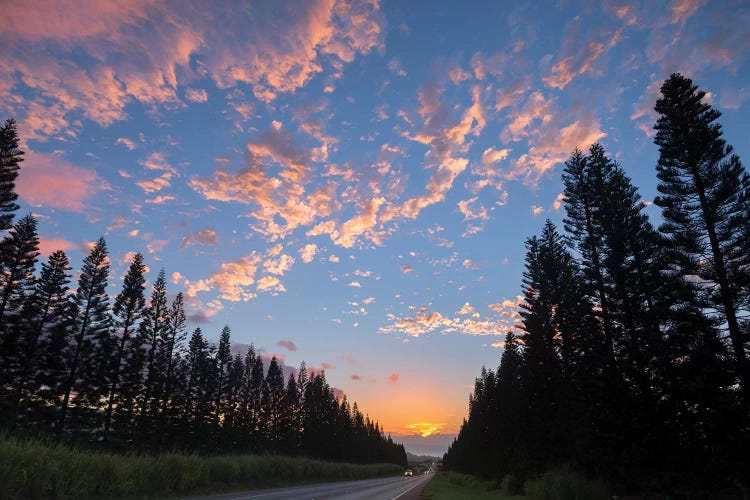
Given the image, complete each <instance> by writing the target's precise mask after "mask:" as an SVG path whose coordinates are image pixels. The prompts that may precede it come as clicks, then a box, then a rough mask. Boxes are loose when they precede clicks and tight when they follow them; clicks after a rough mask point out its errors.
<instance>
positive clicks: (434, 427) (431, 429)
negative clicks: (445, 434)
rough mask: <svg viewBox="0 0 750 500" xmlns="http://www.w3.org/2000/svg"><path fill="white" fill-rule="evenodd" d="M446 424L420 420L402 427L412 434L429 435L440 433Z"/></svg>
mask: <svg viewBox="0 0 750 500" xmlns="http://www.w3.org/2000/svg"><path fill="white" fill-rule="evenodd" d="M446 426H447V424H445V423H438V424H435V423H430V422H420V423H417V424H408V425H405V426H404V427H405V428H406V430H407V431H410V432H411V433H413V434H418V435H420V436H422V437H427V436H431V435H432V434H440V433H441V432H442V431H443V430H444V429H445V427H446Z"/></svg>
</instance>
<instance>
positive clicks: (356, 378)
mask: <svg viewBox="0 0 750 500" xmlns="http://www.w3.org/2000/svg"><path fill="white" fill-rule="evenodd" d="M349 378H350V379H352V380H354V381H355V382H359V381H361V380H362V377H361V376H359V375H357V374H354V375H352V376H350V377H349Z"/></svg>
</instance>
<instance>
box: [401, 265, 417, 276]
mask: <svg viewBox="0 0 750 500" xmlns="http://www.w3.org/2000/svg"><path fill="white" fill-rule="evenodd" d="M413 270H414V266H412V265H409V264H403V265H402V266H401V272H402V273H404V274H407V273H410V272H412V271H413Z"/></svg>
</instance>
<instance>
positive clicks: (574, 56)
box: [542, 18, 622, 90]
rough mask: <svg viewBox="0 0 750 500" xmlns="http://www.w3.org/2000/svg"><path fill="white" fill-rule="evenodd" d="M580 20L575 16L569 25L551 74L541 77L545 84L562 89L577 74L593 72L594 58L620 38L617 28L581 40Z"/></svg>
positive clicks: (615, 43) (616, 42) (620, 31)
mask: <svg viewBox="0 0 750 500" xmlns="http://www.w3.org/2000/svg"><path fill="white" fill-rule="evenodd" d="M581 22H582V21H581V19H580V18H576V19H575V20H574V21H572V24H571V26H569V28H568V29H569V33H568V34H567V35H566V37H565V39H564V40H563V48H562V50H561V54H562V56H561V57H560V59H559V60H558V61H557V62H556V63H555V64H554V65H553V66H552V71H551V74H550V75H549V76H546V77H544V78H542V80H543V81H544V83H546V84H547V86H549V87H554V88H557V89H560V90H562V89H564V88H565V87H566V86H567V85H568V84H569V83H570V82H571V81H572V80H573V79H574V78H575V77H577V76H578V75H582V74H584V73H591V72H593V71H594V63H595V62H596V60H597V59H599V57H601V56H602V54H604V53H605V52H606V51H608V50H609V49H611V48H612V47H614V46H615V45H617V44H618V43H619V42H620V40H622V29H619V30H616V31H614V32H609V31H604V32H599V33H594V34H593V35H591V38H590V39H589V40H588V41H584V42H582V41H581V40H579V39H578V38H579V37H578V33H579V32H580V31H581V30H580V23H581Z"/></svg>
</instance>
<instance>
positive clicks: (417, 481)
mask: <svg viewBox="0 0 750 500" xmlns="http://www.w3.org/2000/svg"><path fill="white" fill-rule="evenodd" d="M433 474H434V473H430V474H421V475H419V476H415V477H389V478H381V479H365V480H363V481H346V482H336V483H325V484H314V485H308V486H295V487H291V488H278V489H272V490H255V491H247V492H236V493H228V494H222V495H208V496H201V497H188V498H183V499H181V500H323V499H328V498H335V499H337V500H396V499H398V500H417V499H418V498H419V494H420V493H421V492H422V489H423V488H424V486H425V485H426V484H427V482H428V481H429V480H430V479H432V476H433Z"/></svg>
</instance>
